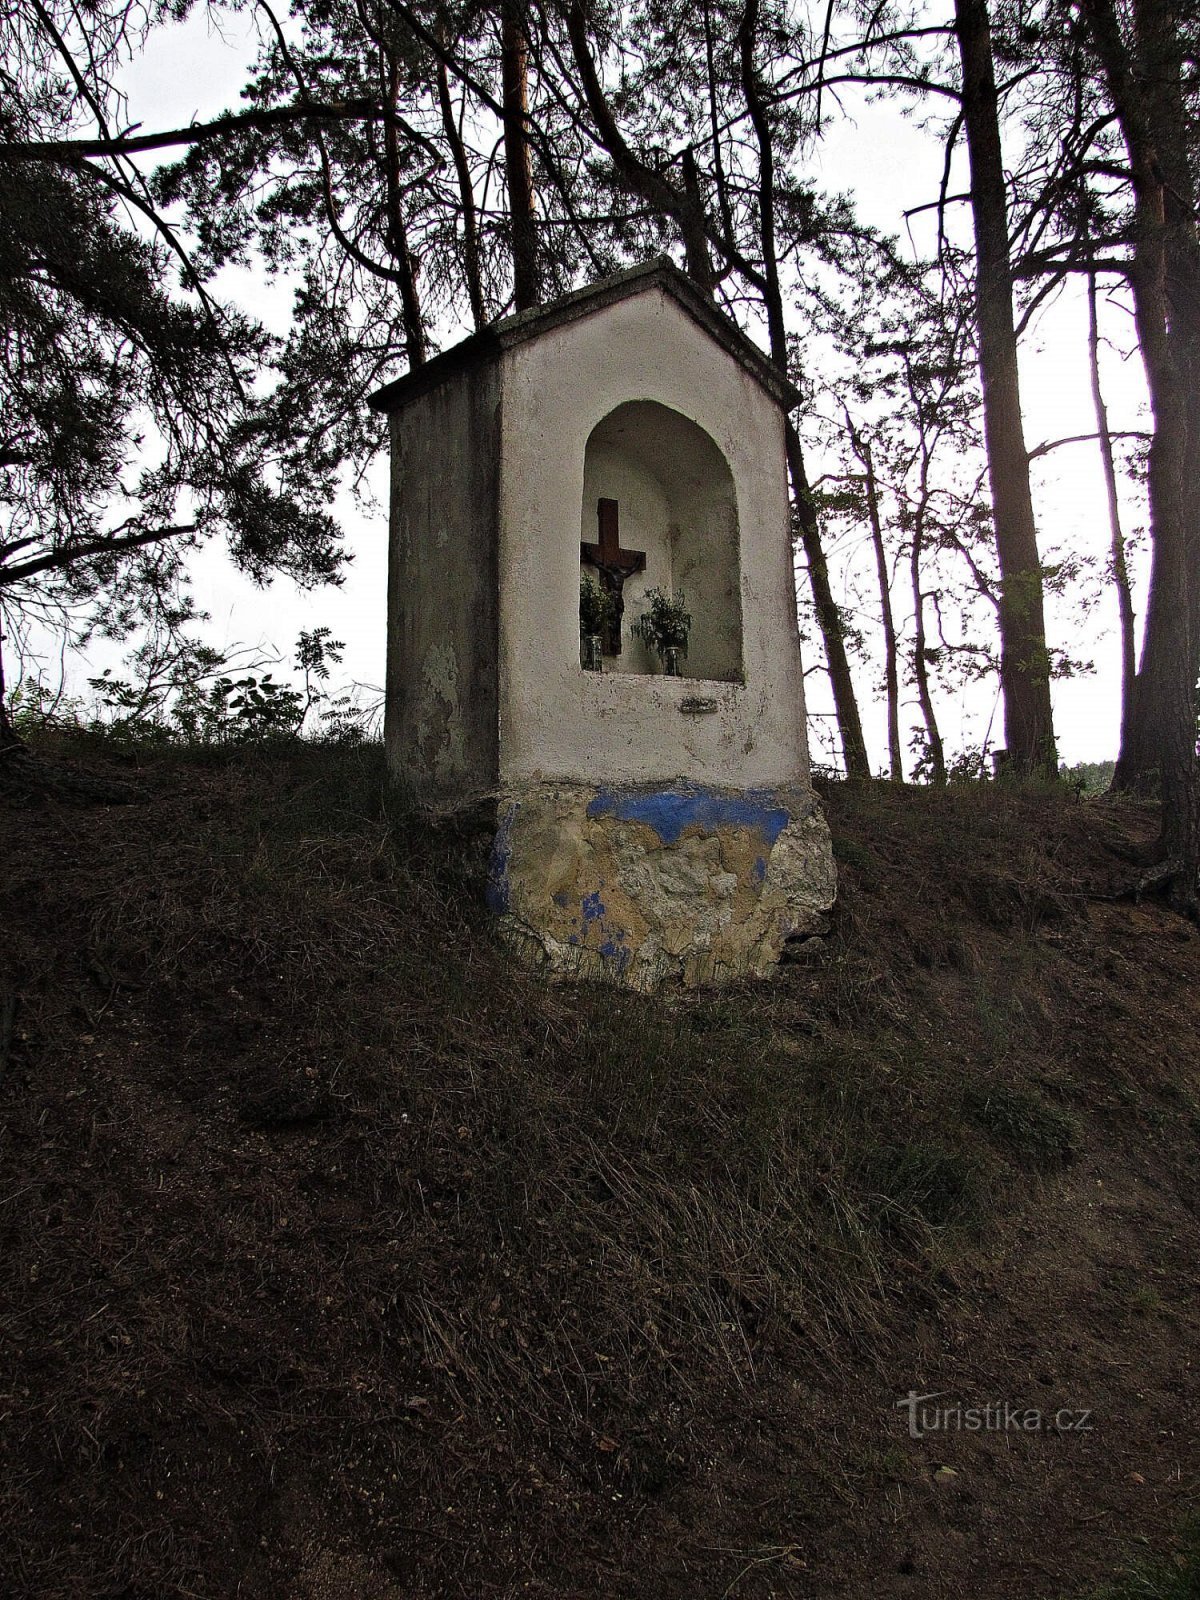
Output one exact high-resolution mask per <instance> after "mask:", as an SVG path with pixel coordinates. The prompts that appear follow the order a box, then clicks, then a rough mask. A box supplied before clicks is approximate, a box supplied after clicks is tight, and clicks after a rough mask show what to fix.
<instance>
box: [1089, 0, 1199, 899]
mask: <svg viewBox="0 0 1200 1600" xmlns="http://www.w3.org/2000/svg"><path fill="white" fill-rule="evenodd" d="M1080 9H1081V14H1082V16H1083V18H1084V20H1085V23H1086V25H1087V27H1088V31H1089V34H1090V36H1091V40H1092V43H1093V46H1094V48H1095V51H1096V54H1097V57H1098V58H1099V60H1100V64H1101V68H1102V70H1103V73H1104V78H1105V82H1106V84H1107V87H1108V90H1109V95H1110V98H1111V100H1112V103H1113V109H1114V111H1115V112H1116V114H1117V118H1118V121H1119V123H1120V127H1121V133H1122V136H1123V138H1124V140H1125V147H1126V150H1127V152H1128V155H1129V165H1130V169H1131V173H1132V181H1133V197H1134V219H1135V239H1134V258H1133V265H1132V270H1131V272H1130V283H1131V285H1132V288H1133V296H1134V313H1135V317H1136V320H1137V329H1138V338H1139V342H1140V345H1141V351H1142V360H1143V362H1144V364H1145V368H1146V381H1147V385H1148V387H1149V391H1150V404H1151V408H1152V410H1153V413H1154V436H1153V439H1152V440H1151V444H1150V462H1149V475H1148V490H1149V500H1150V537H1151V544H1152V552H1151V567H1150V589H1149V594H1148V596H1147V602H1146V629H1145V635H1144V638H1143V644H1142V660H1141V667H1140V670H1139V672H1138V676H1137V686H1136V689H1135V693H1134V718H1135V727H1134V729H1133V735H1132V738H1131V749H1130V755H1129V759H1128V760H1126V761H1125V762H1124V765H1123V768H1122V767H1119V768H1118V773H1117V777H1116V779H1114V783H1115V784H1116V783H1118V782H1119V783H1120V785H1121V786H1123V787H1131V788H1145V787H1147V786H1148V785H1149V782H1150V781H1151V779H1152V775H1153V774H1152V769H1151V768H1150V763H1151V762H1155V763H1156V765H1157V776H1158V780H1159V784H1160V792H1161V804H1162V827H1161V837H1160V849H1161V850H1162V853H1163V856H1164V859H1165V862H1166V863H1167V864H1168V865H1169V866H1170V868H1171V872H1170V877H1169V879H1168V891H1169V893H1170V895H1171V898H1172V899H1173V900H1174V901H1175V903H1177V904H1179V905H1180V906H1181V907H1183V908H1185V909H1187V910H1189V911H1191V912H1193V913H1194V912H1195V910H1196V899H1197V880H1198V877H1200V784H1198V781H1197V778H1198V774H1197V766H1196V676H1197V672H1198V670H1200V616H1198V610H1200V570H1198V565H1197V558H1198V554H1200V528H1198V526H1197V517H1196V512H1195V509H1194V499H1195V494H1194V480H1193V478H1192V474H1193V473H1194V472H1195V470H1196V466H1197V461H1198V459H1200V397H1198V395H1197V382H1198V381H1200V241H1198V240H1197V235H1196V223H1195V199H1196V196H1195V188H1194V185H1193V183H1192V179H1191V173H1190V170H1189V164H1188V122H1187V115H1186V109H1185V106H1184V98H1183V89H1182V78H1183V49H1182V41H1181V39H1180V36H1179V31H1178V25H1177V22H1176V18H1175V14H1174V12H1173V10H1172V8H1171V5H1170V3H1169V0H1134V4H1133V7H1132V38H1131V39H1127V38H1126V37H1125V36H1124V35H1123V33H1122V30H1121V25H1120V22H1119V20H1118V16H1117V13H1116V11H1115V9H1114V7H1113V5H1112V0H1082V3H1081V8H1080Z"/></svg>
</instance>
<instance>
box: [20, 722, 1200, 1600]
mask: <svg viewBox="0 0 1200 1600" xmlns="http://www.w3.org/2000/svg"><path fill="white" fill-rule="evenodd" d="M76 766H77V768H78V770H79V771H80V772H81V773H89V772H90V774H91V776H93V777H95V778H96V779H97V781H99V782H101V784H102V783H103V781H104V780H105V779H112V780H113V781H114V782H124V781H126V780H127V779H128V780H129V781H132V782H134V783H135V787H136V797H135V798H134V799H133V800H132V801H131V803H126V804H120V805H115V804H105V803H99V802H97V801H96V800H95V799H94V796H95V794H96V793H101V792H103V791H102V788H101V789H100V790H97V789H95V788H92V789H89V787H88V785H86V784H84V785H83V786H82V787H80V786H75V787H74V788H72V787H71V786H69V785H68V786H67V787H66V788H65V789H64V788H61V787H60V788H59V789H58V791H57V792H55V793H52V794H50V795H49V796H47V795H46V794H45V793H41V794H33V793H32V792H27V791H23V792H20V793H17V792H10V793H9V795H8V797H7V799H6V800H4V801H2V802H0V825H2V827H3V830H4V839H5V847H4V852H3V860H2V861H0V918H2V919H3V926H4V928H5V930H6V934H5V939H4V949H3V952H2V953H0V1153H2V1166H0V1174H2V1176H0V1593H3V1594H4V1595H6V1596H13V1597H14V1600H15V1597H18V1596H29V1597H35V1596H36V1597H37V1600H55V1597H67V1596H70V1597H76V1600H78V1597H83V1596H88V1597H91V1596H106V1597H114V1600H115V1597H129V1600H133V1597H139V1600H140V1597H147V1600H149V1597H158V1596H191V1597H195V1596H203V1597H217V1596H232V1595H246V1596H254V1597H256V1600H257V1597H279V1600H368V1597H369V1600H376V1597H378V1600H424V1597H426V1596H429V1597H432V1596H470V1597H478V1600H487V1597H500V1596H518V1595H520V1596H533V1597H536V1596H546V1597H550V1596H554V1597H556V1600H567V1597H578V1600H584V1597H586V1600H600V1597H605V1600H612V1597H622V1600H624V1597H628V1600H642V1597H646V1600H650V1597H655V1600H669V1597H675V1596H678V1597H680V1600H683V1597H687V1600H721V1597H725V1596H730V1597H733V1596H736V1597H739V1600H759V1597H767V1596H789V1597H797V1600H799V1597H812V1600H817V1597H820V1600H834V1597H845V1600H858V1597H867V1596H878V1597H890V1596H908V1595H913V1596H921V1597H922V1600H942V1597H947V1600H948V1597H951V1596H971V1597H972V1600H1000V1597H1005V1600H1010V1597H1013V1596H1046V1597H1054V1596H1075V1595H1082V1594H1086V1593H1087V1592H1088V1591H1089V1589H1091V1588H1094V1587H1095V1585H1096V1584H1097V1583H1099V1582H1100V1581H1102V1580H1103V1579H1105V1578H1107V1577H1109V1576H1110V1575H1111V1574H1112V1573H1113V1572H1114V1570H1115V1569H1116V1568H1117V1567H1119V1566H1120V1564H1121V1562H1122V1561H1123V1560H1124V1559H1125V1557H1126V1555H1127V1554H1128V1552H1129V1551H1130V1549H1131V1548H1132V1547H1134V1541H1142V1540H1146V1541H1149V1542H1150V1544H1151V1545H1153V1546H1155V1547H1157V1548H1161V1549H1163V1550H1168V1551H1169V1550H1170V1548H1171V1545H1172V1539H1173V1537H1174V1535H1175V1532H1176V1530H1177V1528H1178V1526H1179V1523H1180V1521H1181V1519H1182V1517H1183V1516H1184V1514H1185V1513H1186V1512H1187V1511H1188V1510H1189V1509H1190V1508H1192V1507H1194V1506H1195V1504H1196V1502H1197V1499H1198V1498H1200V1495H1198V1491H1200V1458H1198V1454H1197V1438H1198V1436H1200V1386H1198V1372H1197V1363H1198V1362H1200V1341H1198V1339H1197V1333H1198V1331H1200V1309H1198V1308H1200V1297H1198V1296H1197V1287H1198V1281H1200V1219H1198V1214H1197V1193H1198V1190H1197V1178H1198V1177H1200V1051H1198V1046H1197V1040H1198V1038H1200V985H1198V979H1200V938H1198V937H1197V936H1196V935H1195V933H1194V931H1193V929H1192V928H1191V927H1190V926H1189V925H1188V924H1186V923H1184V922H1182V921H1181V920H1180V919H1178V918H1176V917H1175V916H1173V915H1172V914H1171V913H1170V912H1168V911H1167V910H1166V909H1165V908H1162V907H1160V906H1158V905H1156V904H1153V903H1142V904H1140V905H1137V904H1132V903H1129V902H1123V901H1118V900H1113V899H1111V898H1107V896H1108V894H1109V891H1111V890H1112V888H1113V887H1114V886H1115V885H1117V884H1119V883H1121V882H1122V881H1125V880H1128V879H1130V878H1131V877H1133V876H1135V875H1136V867H1137V863H1138V861H1139V859H1141V857H1142V855H1143V854H1144V852H1145V849H1146V847H1147V845H1148V843H1149V840H1150V836H1151V833H1152V830H1153V818H1152V816H1151V815H1150V814H1148V813H1146V812H1143V811H1140V810H1138V809H1136V808H1132V807H1119V806H1114V805H1110V804H1108V803H1093V804H1087V805H1084V804H1081V803H1078V802H1073V801H1069V800H1066V799H1063V798H1062V797H1060V796H1050V795H1027V794H1021V793H1014V792H1008V791H1004V790H1002V789H998V788H994V787H986V788H983V789H972V788H964V789H961V790H955V791H951V792H948V793H946V794H935V793H931V792H928V791H900V792H897V791H894V790H890V789H887V788H885V787H883V786H870V787H867V788H863V789H851V788H837V789H834V790H832V791H831V792H830V794H829V796H828V810H829V814H830V818H831V824H832V826H833V828H834V831H835V837H836V839H837V843H838V854H839V857H840V860H841V905H840V908H839V912H838V917H837V927H836V930H835V933H834V934H833V936H832V937H831V938H830V939H828V940H825V941H812V942H810V944H808V945H806V946H804V947H802V948H801V949H800V951H799V952H798V959H797V960H796V961H795V962H794V963H792V964H790V965H789V966H787V967H786V968H784V969H783V970H782V971H781V973H780V976H779V978H778V980H777V981H775V982H773V983H772V984H769V985H766V986H753V987H751V986H747V987H745V988H739V989H737V990H734V991H726V992H723V993H720V994H715V995H708V996H700V997H686V996H684V997H674V998H670V999H667V1000H661V1001H651V1000H645V999H642V998H640V997H635V996H625V995H622V994H617V993H612V992H610V991H607V990H603V989H599V988H578V989H577V988H572V987H562V986H560V987H550V986H548V985H544V984H543V983H541V982H540V981H539V980H537V979H536V978H535V977H533V976H531V975H529V974H526V973H524V972H522V971H518V970H515V969H513V968H512V967H511V966H510V965H509V963H508V961H507V959H506V958H505V956H504V954H503V953H502V952H501V951H500V950H499V949H497V948H496V947H495V945H494V943H493V941H492V937H491V933H490V930H489V926H488V922H487V918H486V916H485V914H484V913H483V911H482V909H481V908H480V905H479V902H478V901H477V899H476V898H475V897H474V893H473V889H472V886H471V885H472V870H471V869H472V864H473V863H472V853H471V852H472V849H473V846H472V844H471V841H470V839H469V838H467V837H463V838H455V837H453V836H449V835H445V834H443V835H441V836H438V837H430V836H424V835H421V834H419V833H416V832H414V831H412V830H407V829H403V828H392V829H389V827H388V825H387V823H386V821H385V820H384V819H382V818H381V817H379V816H378V815H377V814H375V813H374V809H373V805H372V799H371V797H372V795H373V793H374V790H375V785H376V781H377V778H376V770H375V765H374V755H373V753H372V752H359V753H338V752H301V753H299V754H296V755H293V756H291V757H286V756H280V757H278V758H267V757H263V756H256V757H253V758H251V757H246V758H244V759H242V760H240V761H224V762H209V763H204V762H201V761H199V760H196V761H192V762H180V761H178V760H174V761H165V760H164V761H162V762H161V763H158V764H154V765H151V766H150V767H149V768H148V769H147V770H144V771H141V772H138V773H136V774H130V773H127V772H124V771H122V770H119V769H117V768H115V767H114V766H112V765H111V764H109V763H107V762H105V761H103V760H101V759H100V758H98V757H93V758H92V759H91V762H90V764H89V763H88V762H86V761H84V762H77V763H76ZM910 1391H916V1392H918V1393H920V1394H934V1393H937V1394H940V1395H941V1396H942V1398H940V1399H939V1400H937V1401H936V1402H933V1401H931V1402H930V1403H929V1404H930V1405H931V1406H932V1405H937V1406H939V1407H943V1408H948V1407H954V1406H955V1405H961V1406H962V1407H968V1408H969V1407H980V1408H981V1407H983V1406H985V1405H987V1404H988V1403H989V1402H990V1403H992V1404H997V1403H998V1405H999V1406H1000V1407H1001V1408H1003V1407H1004V1405H1005V1403H1007V1404H1008V1405H1009V1407H1010V1424H1011V1425H1009V1426H1006V1427H998V1426H995V1425H993V1426H992V1427H990V1428H989V1427H987V1426H981V1427H980V1428H979V1429H978V1430H977V1431H971V1430H969V1429H968V1428H967V1426H966V1422H967V1419H966V1418H965V1417H963V1418H961V1419H960V1422H961V1424H962V1425H961V1427H959V1428H955V1427H954V1425H953V1419H950V1423H949V1427H948V1429H946V1430H943V1431H938V1432H933V1433H926V1434H924V1435H923V1436H921V1437H918V1438H913V1437H910V1434H909V1430H908V1419H907V1414H906V1412H905V1410H904V1409H903V1408H902V1407H901V1408H898V1407H897V1401H898V1400H900V1399H902V1398H903V1397H904V1396H905V1395H907V1394H908V1393H909V1392H910ZM1028 1410H1037V1411H1038V1412H1039V1413H1040V1414H1041V1418H1042V1425H1041V1426H1040V1427H1038V1428H1036V1429H1034V1428H1031V1427H1018V1426H1016V1425H1015V1423H1014V1422H1013V1421H1012V1413H1013V1412H1016V1413H1024V1412H1026V1411H1028ZM1064 1411H1065V1412H1069V1413H1070V1418H1069V1419H1067V1420H1069V1421H1070V1423H1071V1424H1073V1425H1072V1426H1069V1427H1063V1428H1057V1427H1055V1426H1054V1419H1055V1417H1056V1415H1057V1414H1058V1413H1059V1412H1064ZM1082 1412H1086V1413H1087V1415H1086V1417H1084V1418H1083V1419H1082V1425H1081V1426H1075V1425H1074V1424H1076V1423H1080V1421H1081V1419H1080V1415H1079V1414H1080V1413H1082ZM1001 1415H1002V1413H1001ZM983 1420H984V1421H986V1420H987V1419H983ZM992 1421H993V1424H994V1423H995V1421H996V1418H995V1416H994V1415H993V1417H992ZM946 1469H949V1471H947V1470H946Z"/></svg>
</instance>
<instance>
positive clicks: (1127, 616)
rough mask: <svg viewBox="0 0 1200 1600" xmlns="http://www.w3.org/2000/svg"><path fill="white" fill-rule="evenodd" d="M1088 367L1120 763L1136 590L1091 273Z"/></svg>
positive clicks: (1133, 661)
mask: <svg viewBox="0 0 1200 1600" xmlns="http://www.w3.org/2000/svg"><path fill="white" fill-rule="evenodd" d="M1088 368H1089V371H1090V374H1091V383H1092V406H1093V408H1094V410H1095V413H1096V437H1097V439H1098V440H1099V443H1100V460H1101V463H1102V465H1103V467H1104V488H1105V493H1106V495H1107V497H1108V528H1109V540H1110V548H1111V552H1112V576H1113V587H1114V588H1115V589H1116V591H1117V613H1118V616H1119V618H1120V634H1121V747H1120V756H1119V757H1118V765H1120V763H1121V762H1122V761H1125V760H1126V759H1128V757H1127V752H1130V751H1131V748H1132V723H1133V691H1134V681H1135V679H1136V676H1137V655H1136V649H1137V647H1136V643H1135V638H1134V616H1133V590H1132V588H1131V586H1130V582H1129V563H1128V561H1127V559H1126V552H1125V534H1124V532H1123V531H1122V528H1121V500H1120V495H1119V493H1118V491H1117V464H1116V459H1115V458H1114V456H1113V445H1112V433H1111V432H1110V430H1109V426H1108V407H1107V406H1106V405H1105V403H1104V391H1103V390H1102V388H1101V386H1100V319H1099V315H1098V312H1097V305H1096V274H1095V273H1094V272H1091V273H1089V274H1088Z"/></svg>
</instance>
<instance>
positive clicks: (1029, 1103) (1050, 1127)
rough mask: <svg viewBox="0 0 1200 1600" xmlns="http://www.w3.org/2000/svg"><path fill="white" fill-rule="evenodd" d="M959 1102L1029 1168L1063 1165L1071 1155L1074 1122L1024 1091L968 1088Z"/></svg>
mask: <svg viewBox="0 0 1200 1600" xmlns="http://www.w3.org/2000/svg"><path fill="white" fill-rule="evenodd" d="M963 1103H964V1108H965V1109H966V1111H967V1113H968V1115H970V1116H971V1117H972V1119H973V1120H974V1121H975V1122H977V1123H978V1124H979V1126H980V1127H981V1128H982V1129H983V1130H984V1131H985V1132H986V1133H989V1134H990V1135H991V1136H992V1137H993V1138H994V1139H998V1140H1000V1141H1001V1142H1003V1143H1004V1144H1006V1145H1008V1146H1009V1147H1010V1148H1011V1149H1012V1151H1013V1152H1014V1154H1015V1155H1017V1156H1019V1157H1020V1158H1021V1159H1023V1160H1025V1161H1027V1162H1028V1163H1029V1165H1030V1166H1034V1167H1047V1168H1052V1167H1061V1166H1065V1165H1066V1163H1067V1162H1068V1161H1070V1160H1071V1158H1072V1156H1073V1155H1074V1154H1075V1149H1076V1145H1077V1144H1078V1140H1079V1130H1078V1128H1077V1126H1076V1124H1075V1121H1074V1119H1073V1118H1072V1117H1070V1116H1069V1115H1068V1114H1067V1113H1066V1112H1065V1111H1060V1110H1059V1108H1058V1107H1057V1106H1051V1105H1047V1104H1046V1102H1045V1101H1044V1100H1042V1099H1040V1098H1039V1096H1037V1095H1036V1094H1033V1093H1031V1092H1030V1090H1028V1089H1022V1088H1017V1087H1014V1086H1012V1085H1009V1084H1004V1083H997V1084H993V1085H991V1086H990V1087H989V1088H987V1089H983V1088H972V1089H968V1091H967V1093H966V1095H965V1096H964V1102H963Z"/></svg>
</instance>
